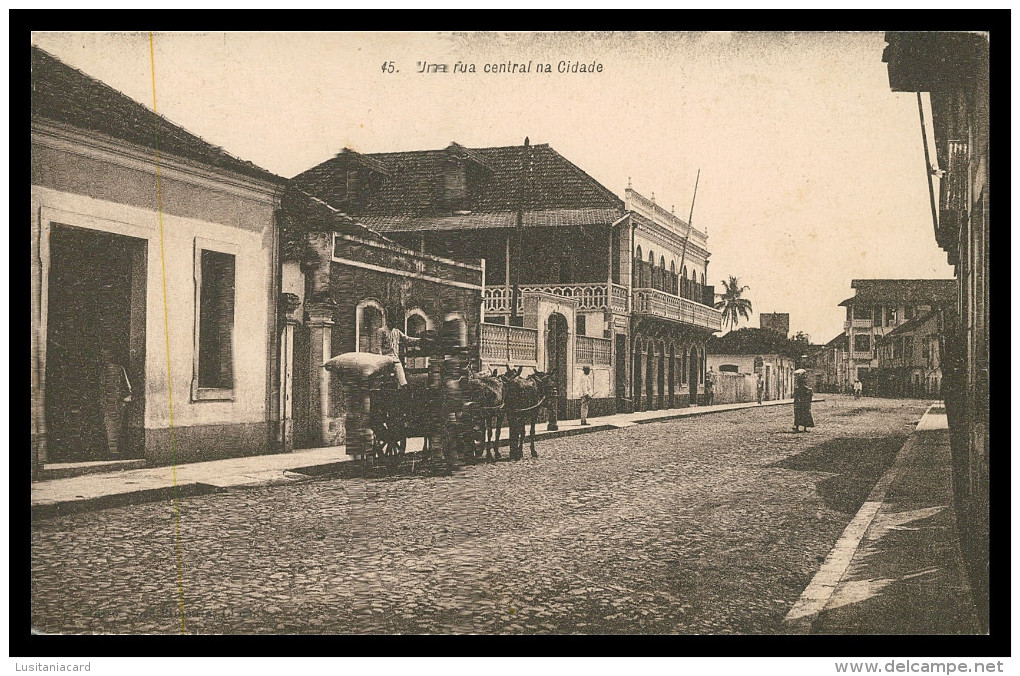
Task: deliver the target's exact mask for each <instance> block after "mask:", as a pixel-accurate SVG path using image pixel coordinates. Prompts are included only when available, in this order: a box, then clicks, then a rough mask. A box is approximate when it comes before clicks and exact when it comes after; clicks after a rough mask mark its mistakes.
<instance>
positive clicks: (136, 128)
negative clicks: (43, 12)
mask: <svg viewBox="0 0 1020 676" xmlns="http://www.w3.org/2000/svg"><path fill="white" fill-rule="evenodd" d="M32 119H33V120H34V119H47V120H53V121H55V122H60V123H63V124H68V125H72V126H74V127H77V128H78V129H83V130H86V131H92V132H98V133H101V134H105V135H107V136H112V137H114V138H116V139H120V140H122V141H128V142H130V143H135V144H138V145H140V146H144V147H146V148H152V149H153V150H155V149H156V148H157V140H156V139H157V134H156V132H157V130H158V132H159V134H158V138H159V142H158V150H159V152H160V154H163V153H165V154H167V155H171V156H177V157H182V158H186V159H189V160H195V161H198V162H201V163H203V164H206V165H209V166H212V167H216V168H219V169H226V170H229V171H233V172H237V173H238V174H243V175H245V176H249V177H252V178H257V179H262V180H265V181H270V182H273V183H284V182H285V179H283V178H281V177H279V176H277V175H275V174H273V173H271V172H269V171H266V170H265V169H262V168H261V167H258V166H256V165H254V164H252V163H251V162H248V161H246V160H241V159H238V158H236V157H234V156H233V155H230V154H229V153H226V152H224V151H223V149H222V148H220V147H218V146H215V145H213V144H211V143H209V142H208V141H206V140H204V139H202V138H200V137H198V136H196V135H194V134H192V133H191V132H189V131H186V130H185V129H183V128H182V127H179V126H178V125H176V124H174V123H172V122H170V121H169V120H167V119H166V118H164V117H163V116H157V115H156V114H155V113H153V112H152V109H150V108H148V107H147V106H145V105H142V104H141V103H138V102H137V101H135V100H134V99H131V98H130V97H128V96H125V95H124V94H122V93H121V92H119V91H117V90H116V89H114V88H113V87H111V86H109V85H107V84H105V83H103V82H100V81H99V80H97V79H95V78H93V77H91V76H89V75H86V74H85V73H83V72H81V71H80V70H77V69H75V68H72V67H71V66H68V65H67V64H65V63H64V62H62V61H60V60H59V59H57V58H56V57H54V56H52V55H50V54H48V53H47V52H45V51H43V50H41V49H39V48H38V47H34V46H33V47H32ZM157 125H158V126H157Z"/></svg>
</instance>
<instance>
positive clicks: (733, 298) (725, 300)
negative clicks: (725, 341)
mask: <svg viewBox="0 0 1020 676" xmlns="http://www.w3.org/2000/svg"><path fill="white" fill-rule="evenodd" d="M722 283H723V289H725V290H724V291H723V294H722V300H720V301H719V302H718V303H716V304H715V309H716V310H722V314H723V321H724V322H725V323H726V326H727V327H728V328H730V329H732V328H734V327H735V326H736V325H737V324H739V323H740V319H741V317H742V318H744V319H750V318H751V301H749V300H748V299H746V298H742V297H741V296H743V294H744V292H745V291H748V290H749V289H750V288H751V287H749V286H741V285H740V280H738V279H737V278H736V277H734V276H733V275H730V278H729V280H728V281H727V280H725V279H724V280H722Z"/></svg>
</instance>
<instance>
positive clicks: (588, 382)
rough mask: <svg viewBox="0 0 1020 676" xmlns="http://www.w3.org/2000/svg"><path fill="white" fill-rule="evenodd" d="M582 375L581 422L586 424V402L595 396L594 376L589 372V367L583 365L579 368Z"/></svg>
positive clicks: (588, 402) (589, 401)
mask: <svg viewBox="0 0 1020 676" xmlns="http://www.w3.org/2000/svg"><path fill="white" fill-rule="evenodd" d="M581 370H582V371H583V372H584V375H582V376H581V424H582V425H587V424H588V404H590V403H591V398H592V397H593V396H595V377H594V376H593V375H592V373H591V367H590V366H585V367H584V368H583V369H581Z"/></svg>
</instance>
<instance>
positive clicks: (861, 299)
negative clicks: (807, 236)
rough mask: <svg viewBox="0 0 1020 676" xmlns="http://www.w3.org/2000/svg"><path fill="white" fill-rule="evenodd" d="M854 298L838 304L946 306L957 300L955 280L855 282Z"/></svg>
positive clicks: (865, 280)
mask: <svg viewBox="0 0 1020 676" xmlns="http://www.w3.org/2000/svg"><path fill="white" fill-rule="evenodd" d="M850 286H852V287H853V288H854V289H856V290H857V295H855V296H853V297H851V298H847V299H846V300H844V301H843V302H842V303H840V305H854V304H857V303H875V304H878V303H914V304H918V305H920V304H931V303H934V304H940V305H946V304H951V303H953V302H955V300H956V280H955V279H855V280H853V282H851V284H850Z"/></svg>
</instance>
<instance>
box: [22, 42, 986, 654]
mask: <svg viewBox="0 0 1020 676" xmlns="http://www.w3.org/2000/svg"><path fill="white" fill-rule="evenodd" d="M25 48H26V49H29V48H30V49H31V84H32V93H31V104H32V114H31V149H32V156H31V165H32V166H31V200H32V205H31V207H32V229H31V238H32V250H31V266H32V267H31V270H32V277H31V280H32V286H31V292H32V325H31V330H32V354H31V360H32V361H31V369H32V416H31V434H32V446H31V452H32V476H31V482H32V483H31V486H32V517H33V518H32V551H31V557H32V569H31V580H32V587H31V604H32V607H31V622H32V631H33V632H34V633H36V634H44V635H66V634H89V635H92V634H187V635H202V634H230V635H258V636H267V635H279V634H300V635H337V634H385V635H396V634H425V635H435V634H481V635H495V634H514V635H538V634H571V635H605V634H612V635H636V634H669V635H693V634H697V635H705V634H708V635H717V634H718V635H723V634H725V635H777V636H778V635H793V634H812V635H822V634H825V635H844V636H858V635H875V634H897V635H898V634H915V635H916V634H920V635H946V634H961V635H982V634H987V633H988V631H989V598H990V596H991V595H992V594H994V593H995V590H994V589H991V588H990V585H989V565H988V564H989V555H988V542H989V535H988V522H989V498H988V496H989V451H988V421H989V415H988V401H989V399H988V397H989V393H988V392H989V391H988V373H989V372H988V320H987V317H988V284H987V281H986V280H987V272H988V249H987V242H988V231H989V223H988V208H989V183H988V176H989V165H988V152H989V151H988V148H989V142H988V139H989V112H988V101H989V35H988V34H982V33H971V32H920V33H910V32H803V33H801V32H781V33H780V32H776V33H771V32H654V33H653V32H591V33H580V32H463V33H461V32H447V33H431V32H419V33H400V32H300V33H298V32H279V33H274V32H218V33H211V32H176V33H175V32H153V33H116V32H37V33H34V34H33V35H32V44H31V45H30V46H28V45H26V46H25ZM25 480H26V481H27V480H28V478H27V477H25ZM882 664H884V663H882ZM844 666H845V665H844ZM858 666H859V665H858ZM914 666H917V665H916V664H915V665H914ZM928 666H930V665H928ZM880 668H881V669H884V666H882V665H880ZM895 669H896V667H895V665H894V670H895ZM975 669H976V667H974V669H971V670H975Z"/></svg>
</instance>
